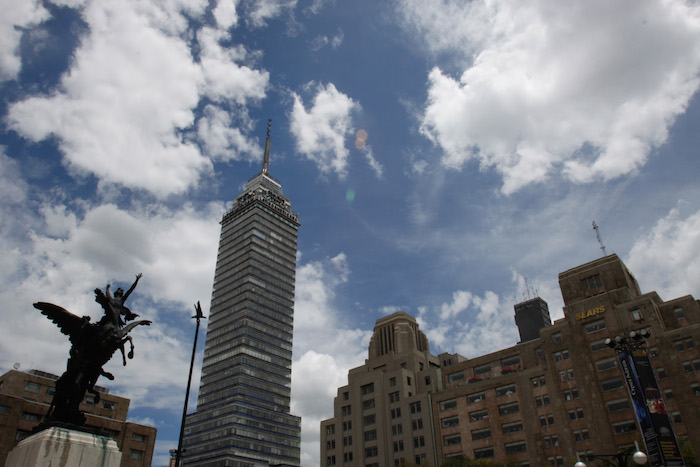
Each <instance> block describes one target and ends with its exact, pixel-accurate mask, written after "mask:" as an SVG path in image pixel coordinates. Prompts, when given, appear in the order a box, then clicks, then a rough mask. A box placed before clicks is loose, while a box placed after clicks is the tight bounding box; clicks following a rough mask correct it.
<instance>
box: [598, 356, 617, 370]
mask: <svg viewBox="0 0 700 467" xmlns="http://www.w3.org/2000/svg"><path fill="white" fill-rule="evenodd" d="M616 366H617V359H616V358H615V357H610V358H603V359H602V360H598V361H596V362H595V369H596V370H597V371H605V370H609V369H611V368H615V367H616Z"/></svg>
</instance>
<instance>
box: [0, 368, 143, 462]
mask: <svg viewBox="0 0 700 467" xmlns="http://www.w3.org/2000/svg"><path fill="white" fill-rule="evenodd" d="M56 379H58V377H57V376H56V375H52V374H50V373H46V372H42V371H37V370H31V371H30V372H29V373H25V372H21V371H16V370H11V371H9V372H7V373H5V374H4V375H2V376H0V465H3V464H4V463H5V459H6V457H7V455H8V454H9V452H10V451H11V450H12V448H13V447H14V446H15V444H16V443H17V441H19V440H21V439H24V438H26V437H27V436H29V435H30V434H31V433H32V430H33V429H34V427H36V426H37V425H38V424H39V423H41V421H43V419H44V416H45V415H46V414H47V412H48V410H49V407H50V405H51V400H52V398H53V393H54V388H55V382H56ZM100 399H101V400H100V401H99V402H97V403H95V401H94V399H93V397H92V396H87V397H86V398H85V400H84V401H83V402H82V403H81V405H80V410H81V411H83V412H85V415H86V418H87V420H86V423H85V424H86V425H87V426H89V427H95V428H100V429H102V430H104V431H106V432H107V433H108V434H109V435H110V436H112V437H113V438H114V439H115V441H116V442H117V445H118V446H119V450H120V451H121V452H122V462H121V466H122V467H137V466H144V467H145V466H150V465H151V462H152V460H153V448H154V446H155V440H156V432H157V430H156V429H155V428H153V427H149V426H145V425H139V424H136V423H130V422H127V421H126V419H127V414H128V412H129V402H130V401H129V399H126V398H124V397H119V396H115V395H113V394H109V392H107V390H106V389H102V390H101V391H100Z"/></svg>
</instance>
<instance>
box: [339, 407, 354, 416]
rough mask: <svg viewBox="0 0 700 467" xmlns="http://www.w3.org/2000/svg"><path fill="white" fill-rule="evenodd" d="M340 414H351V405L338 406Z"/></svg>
mask: <svg viewBox="0 0 700 467" xmlns="http://www.w3.org/2000/svg"><path fill="white" fill-rule="evenodd" d="M340 414H341V415H342V416H343V417H346V416H348V415H350V414H352V406H351V405H344V406H343V407H341V408H340Z"/></svg>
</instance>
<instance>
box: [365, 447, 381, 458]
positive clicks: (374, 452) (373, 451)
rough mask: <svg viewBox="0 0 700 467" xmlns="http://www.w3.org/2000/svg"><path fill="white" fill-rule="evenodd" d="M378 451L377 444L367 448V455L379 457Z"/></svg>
mask: <svg viewBox="0 0 700 467" xmlns="http://www.w3.org/2000/svg"><path fill="white" fill-rule="evenodd" d="M378 453H379V451H378V450H377V446H372V447H369V448H365V457H377V454H378Z"/></svg>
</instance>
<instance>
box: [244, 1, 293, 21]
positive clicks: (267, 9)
mask: <svg viewBox="0 0 700 467" xmlns="http://www.w3.org/2000/svg"><path fill="white" fill-rule="evenodd" d="M249 3H250V5H251V6H250V8H251V10H250V13H249V20H250V23H251V24H252V25H253V26H255V27H262V26H265V25H266V24H267V21H268V20H269V19H272V18H276V17H278V16H280V15H282V14H283V13H284V12H292V11H293V10H294V8H295V7H296V6H297V0H254V1H251V2H249Z"/></svg>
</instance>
